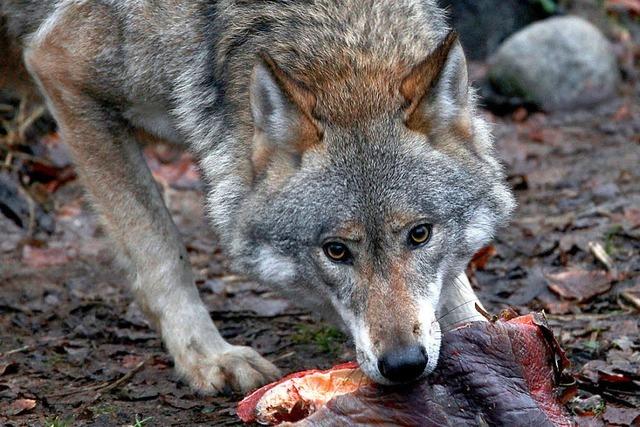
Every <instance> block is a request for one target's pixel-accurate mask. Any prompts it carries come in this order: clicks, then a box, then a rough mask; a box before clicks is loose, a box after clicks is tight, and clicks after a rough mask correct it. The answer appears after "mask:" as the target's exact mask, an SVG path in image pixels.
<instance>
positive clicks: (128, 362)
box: [122, 354, 144, 369]
mask: <svg viewBox="0 0 640 427" xmlns="http://www.w3.org/2000/svg"><path fill="white" fill-rule="evenodd" d="M143 360H144V357H142V356H138V355H137V354H127V355H126V356H124V357H123V358H122V367H123V368H126V369H132V368H135V367H136V366H138V365H139V364H140V362H142V361H143Z"/></svg>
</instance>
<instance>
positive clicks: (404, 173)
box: [231, 34, 514, 384]
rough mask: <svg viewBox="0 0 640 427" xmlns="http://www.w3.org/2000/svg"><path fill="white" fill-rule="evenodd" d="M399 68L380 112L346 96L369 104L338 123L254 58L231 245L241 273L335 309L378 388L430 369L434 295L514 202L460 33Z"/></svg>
mask: <svg viewBox="0 0 640 427" xmlns="http://www.w3.org/2000/svg"><path fill="white" fill-rule="evenodd" d="M400 74H401V75H400V76H399V77H398V78H397V79H394V77H393V76H391V77H389V79H388V81H386V82H382V87H384V85H386V89H385V90H386V91H387V92H388V93H385V94H382V93H380V94H379V97H378V98H379V99H381V100H383V101H380V102H384V103H385V106H384V108H378V107H379V106H375V108H373V107H371V105H357V104H355V105H354V104H352V105H351V106H350V108H352V109H368V110H369V111H370V112H371V111H373V112H374V113H372V114H368V115H367V114H362V115H360V116H359V119H357V120H348V119H345V117H344V114H343V115H342V117H336V115H335V114H333V115H332V111H330V107H328V106H327V105H322V102H323V101H322V99H323V97H322V96H321V95H319V94H318V93H317V92H314V90H313V89H312V88H310V86H309V85H307V84H305V83H303V82H301V81H299V80H297V79H295V78H293V77H292V76H291V75H289V74H288V73H286V72H285V71H283V70H282V69H280V68H279V67H278V65H277V64H276V63H275V62H274V61H273V60H272V59H271V58H270V57H269V56H266V55H265V56H263V57H262V60H261V61H260V62H259V64H258V65H257V66H256V67H255V69H254V72H253V78H252V83H251V104H252V112H253V121H254V125H255V134H254V140H253V153H252V159H251V163H252V168H253V182H252V183H251V191H250V192H247V194H246V195H245V196H244V198H243V201H242V202H241V204H240V208H239V209H238V211H239V217H238V218H237V219H236V220H234V221H235V223H236V224H237V227H236V228H235V230H236V231H235V232H234V234H233V238H232V244H231V248H232V249H231V250H232V255H233V256H234V258H235V260H236V262H237V265H238V266H239V267H240V268H241V269H243V271H245V272H248V273H250V274H252V275H253V276H254V277H257V278H259V280H261V281H263V282H266V283H269V284H271V285H272V286H274V287H276V288H278V289H281V290H282V291H284V292H286V293H288V294H293V295H295V297H296V298H297V300H298V301H299V302H302V303H307V304H310V305H312V306H313V307H316V308H317V309H318V310H320V311H322V312H324V314H325V315H326V314H328V315H329V316H334V317H335V318H336V319H340V320H341V321H342V322H343V324H344V325H345V326H346V328H347V329H348V330H349V331H350V332H351V334H352V336H353V338H354V341H355V344H356V348H357V354H358V361H359V362H360V364H361V366H362V368H363V369H364V371H365V372H366V373H367V375H369V376H370V377H371V378H372V379H374V380H375V381H377V382H379V383H387V384H389V383H397V382H404V381H409V380H413V379H416V378H418V377H419V376H421V375H422V374H423V373H425V372H430V371H432V370H433V369H434V368H435V366H436V363H437V360H438V352H439V347H440V328H439V325H438V319H437V317H436V310H437V306H438V301H439V298H440V294H441V291H442V289H443V287H445V286H454V279H455V277H456V276H457V275H458V274H459V273H460V272H461V271H463V270H464V267H465V265H466V264H467V262H468V261H469V259H470V257H471V256H472V254H473V253H474V252H475V251H477V250H478V249H479V248H480V247H481V246H482V245H484V244H485V243H486V242H487V241H489V239H491V237H492V235H493V233H494V229H495V228H496V227H497V226H499V225H501V224H502V223H503V222H504V221H505V220H506V219H507V217H508V215H509V214H510V211H511V210H512V208H513V205H514V202H513V198H512V195H511V193H510V192H509V190H508V189H507V187H506V186H505V184H504V182H503V181H504V179H503V174H502V172H501V169H500V167H499V165H498V163H497V161H496V160H495V159H494V157H493V153H492V147H491V140H490V135H489V132H488V129H487V126H486V124H485V123H484V122H483V121H482V120H481V119H480V118H478V117H477V115H476V113H475V110H474V100H473V94H472V93H470V90H469V87H468V83H467V71H466V62H465V59H464V54H463V52H462V49H461V47H460V44H459V43H458V41H457V39H456V37H455V36H454V35H452V34H449V35H448V36H447V37H446V38H445V39H444V41H442V42H441V43H440V44H439V45H438V47H437V48H436V49H435V50H434V51H433V52H432V53H431V54H430V55H429V56H428V57H427V58H426V59H424V61H422V62H421V63H418V64H417V65H415V64H413V65H410V66H407V67H405V69H404V70H403V71H402V72H401V73H400ZM351 77H353V76H351ZM363 78H365V77H363ZM336 84H337V83H336ZM376 84H377V85H378V86H379V87H380V86H381V82H380V81H377V83H376ZM379 87H378V88H376V87H372V88H371V90H372V91H375V90H378V91H380V89H379ZM343 89H345V87H343ZM347 89H348V88H347ZM347 89H345V90H346V92H345V94H344V95H343V97H344V99H345V102H346V103H348V102H352V100H351V101H350V99H349V94H348V90H347ZM334 95H335V94H334ZM337 96H338V97H339V96H340V95H337ZM368 99H373V100H374V101H373V102H375V99H377V98H376V96H373V97H369V98H368ZM353 115H354V116H356V114H353Z"/></svg>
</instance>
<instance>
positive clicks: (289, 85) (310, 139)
mask: <svg viewBox="0 0 640 427" xmlns="http://www.w3.org/2000/svg"><path fill="white" fill-rule="evenodd" d="M250 97H251V111H252V114H253V123H254V128H255V133H254V149H253V155H252V161H253V165H254V170H255V172H256V173H257V174H261V173H262V172H264V171H265V169H266V168H267V167H268V166H269V164H270V163H271V162H272V161H273V160H274V159H280V160H286V161H288V162H289V163H291V162H293V163H294V164H295V163H298V162H299V161H300V159H301V158H302V155H303V154H304V153H305V151H307V150H308V149H310V148H312V147H313V146H315V145H316V144H318V143H319V142H320V140H321V139H322V130H321V126H320V123H319V122H318V120H317V119H316V118H315V117H314V116H313V111H314V108H315V106H316V97H315V95H314V94H313V93H312V92H311V91H310V90H309V89H308V88H307V87H306V86H305V85H304V83H302V82H298V81H296V80H294V79H293V78H291V77H290V76H289V75H288V74H287V73H286V72H285V71H283V70H282V69H280V68H279V67H278V66H277V65H276V63H275V62H274V61H273V59H271V57H270V56H269V55H267V54H263V55H261V58H260V61H258V63H257V64H256V66H255V67H254V69H253V75H252V78H251V88H250Z"/></svg>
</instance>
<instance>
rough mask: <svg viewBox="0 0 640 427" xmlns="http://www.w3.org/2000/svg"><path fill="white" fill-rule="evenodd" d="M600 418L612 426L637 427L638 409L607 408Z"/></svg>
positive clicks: (639, 418)
mask: <svg viewBox="0 0 640 427" xmlns="http://www.w3.org/2000/svg"><path fill="white" fill-rule="evenodd" d="M602 418H603V419H604V420H605V421H606V422H608V423H610V424H613V425H620V426H632V425H634V426H637V425H640V409H638V408H618V407H616V406H607V411H606V412H605V413H604V416H603V417H602Z"/></svg>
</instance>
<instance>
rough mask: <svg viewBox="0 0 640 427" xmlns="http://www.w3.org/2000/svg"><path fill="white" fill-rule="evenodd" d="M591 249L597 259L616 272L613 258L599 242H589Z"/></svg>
mask: <svg viewBox="0 0 640 427" xmlns="http://www.w3.org/2000/svg"><path fill="white" fill-rule="evenodd" d="M587 246H588V247H589V251H591V253H592V254H593V256H594V257H595V259H596V260H598V261H599V262H600V263H601V264H602V265H604V266H605V267H606V269H607V270H609V271H611V272H614V271H615V268H614V266H613V260H612V259H611V257H610V256H609V254H608V253H607V251H606V250H605V249H604V247H603V246H602V245H601V244H600V243H599V242H589V243H588V244H587Z"/></svg>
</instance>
